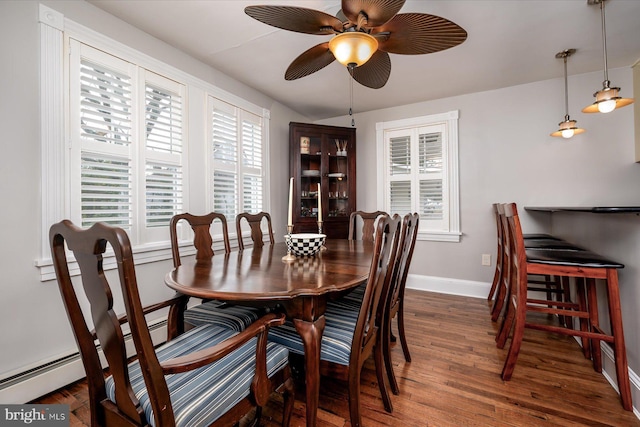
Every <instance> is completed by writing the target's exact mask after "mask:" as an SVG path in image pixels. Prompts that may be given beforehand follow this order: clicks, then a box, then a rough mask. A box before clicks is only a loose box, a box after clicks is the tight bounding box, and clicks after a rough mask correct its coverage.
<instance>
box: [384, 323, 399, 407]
mask: <svg viewBox="0 0 640 427" xmlns="http://www.w3.org/2000/svg"><path fill="white" fill-rule="evenodd" d="M386 316H387V314H385V317H386ZM392 320H393V319H385V321H384V330H383V331H382V340H381V341H382V342H381V343H380V344H381V345H382V355H383V357H384V367H385V369H386V371H387V377H388V378H389V387H391V392H392V393H393V394H395V395H398V394H400V389H399V387H398V382H397V381H396V375H395V372H393V361H392V360H391V321H392Z"/></svg>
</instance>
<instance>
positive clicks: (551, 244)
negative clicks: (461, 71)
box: [524, 239, 585, 251]
mask: <svg viewBox="0 0 640 427" xmlns="http://www.w3.org/2000/svg"><path fill="white" fill-rule="evenodd" d="M524 247H525V249H554V250H566V251H584V250H585V249H584V248H581V247H580V246H577V245H574V244H573V243H569V242H565V241H564V240H553V239H528V240H525V241H524Z"/></svg>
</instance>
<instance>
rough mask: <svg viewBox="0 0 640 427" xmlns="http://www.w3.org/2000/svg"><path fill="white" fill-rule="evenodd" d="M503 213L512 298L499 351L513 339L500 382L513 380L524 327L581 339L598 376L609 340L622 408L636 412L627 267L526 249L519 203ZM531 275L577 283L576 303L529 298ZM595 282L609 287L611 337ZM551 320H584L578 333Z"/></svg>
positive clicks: (586, 255)
mask: <svg viewBox="0 0 640 427" xmlns="http://www.w3.org/2000/svg"><path fill="white" fill-rule="evenodd" d="M504 213H505V217H506V219H507V223H508V228H507V239H508V240H507V241H508V245H507V249H508V252H509V275H508V282H507V283H508V287H509V293H508V295H509V297H508V301H507V303H508V305H507V308H506V314H505V316H504V318H503V322H502V325H501V326H500V330H499V332H498V335H497V337H496V343H497V346H498V347H499V348H503V347H504V346H505V344H506V341H507V340H508V338H509V336H510V335H511V345H510V346H509V351H508V354H507V357H506V359H505V363H504V366H503V369H502V379H503V380H505V381H508V380H510V379H511V376H512V374H513V371H514V369H515V365H516V362H517V359H518V355H519V353H520V350H521V347H522V343H523V337H524V332H525V329H526V328H529V329H537V330H541V331H547V332H553V333H558V334H563V335H569V336H575V337H581V338H582V339H583V341H582V342H583V347H586V346H589V347H590V352H585V354H590V356H591V357H592V359H593V366H594V369H595V370H596V371H597V372H602V358H601V350H600V342H601V341H605V342H608V343H610V344H611V345H612V347H613V353H614V361H615V367H616V377H617V385H618V389H619V390H620V397H621V400H622V406H623V407H624V408H625V409H626V410H632V409H633V407H632V401H631V400H632V398H631V388H630V382H629V371H628V365H627V355H626V348H625V344H624V333H623V328H622V314H621V309H620V290H619V288H618V273H617V270H618V269H619V268H623V267H624V266H623V265H622V264H620V263H617V262H614V261H611V260H608V259H606V258H604V257H602V256H600V255H598V254H595V253H593V252H591V251H587V250H579V251H572V250H539V249H533V250H532V249H530V250H527V249H526V248H525V243H524V237H523V234H522V228H521V225H520V218H519V216H518V210H517V206H516V204H515V203H508V204H505V205H504ZM531 274H538V275H550V276H563V277H573V278H575V279H576V294H577V295H578V303H573V302H567V301H557V300H549V299H547V300H543V299H535V298H532V297H529V295H528V276H529V275H531ZM596 279H600V280H603V281H604V282H605V288H606V291H607V300H608V306H609V307H608V308H609V322H610V329H611V333H606V332H605V331H604V330H603V329H602V328H601V327H600V324H599V319H598V299H597V294H596ZM585 283H586V300H585V299H584V298H583V297H580V295H584V291H585V289H584V287H583V286H584V284H585ZM534 313H538V314H544V315H546V316H544V319H543V321H542V322H541V321H537V320H538V319H536V318H535V317H534V316H527V315H528V314H529V315H531V314H534ZM548 315H555V316H562V317H567V318H571V319H572V318H577V319H579V320H581V322H580V328H579V329H574V328H573V327H563V325H562V324H559V325H558V324H549V323H548ZM571 323H572V322H571Z"/></svg>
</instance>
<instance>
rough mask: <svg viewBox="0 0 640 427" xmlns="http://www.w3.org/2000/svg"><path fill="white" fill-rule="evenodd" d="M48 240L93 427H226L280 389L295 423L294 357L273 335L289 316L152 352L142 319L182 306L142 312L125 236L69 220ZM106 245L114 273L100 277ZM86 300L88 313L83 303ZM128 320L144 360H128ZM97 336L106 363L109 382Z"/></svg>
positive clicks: (196, 335)
mask: <svg viewBox="0 0 640 427" xmlns="http://www.w3.org/2000/svg"><path fill="white" fill-rule="evenodd" d="M49 237H50V244H51V252H52V257H53V262H54V267H55V271H56V277H57V281H58V286H59V288H60V293H61V294H62V299H63V303H64V306H65V309H66V311H67V316H68V317H69V321H70V323H71V327H72V330H73V333H74V335H75V339H76V342H77V345H78V347H79V350H80V356H81V359H82V363H83V365H84V369H85V372H86V374H87V383H88V390H89V406H90V410H91V425H92V426H125V425H128V426H149V425H155V426H158V427H160V426H202V425H215V426H228V425H232V424H234V423H236V422H237V421H238V420H239V419H241V418H242V417H244V416H245V415H246V414H247V413H248V412H249V411H250V410H251V408H253V407H255V406H257V407H258V409H257V411H256V413H257V415H258V416H259V415H260V413H261V410H260V408H261V407H262V406H264V405H265V404H266V403H267V402H268V399H269V397H270V395H271V393H272V392H273V391H275V390H276V389H278V390H279V391H281V392H282V393H283V398H284V415H283V425H288V423H289V420H290V416H291V411H292V408H293V401H294V399H293V398H294V396H293V393H294V390H293V381H292V378H291V375H290V368H289V364H288V351H287V349H286V348H285V347H282V346H279V345H277V344H275V343H271V342H268V340H267V335H268V332H269V329H270V328H271V327H273V326H276V325H279V324H282V323H283V322H284V316H280V315H276V314H273V313H271V314H268V315H265V316H264V317H262V318H260V319H259V320H258V321H256V322H255V323H253V324H252V325H251V326H249V327H248V328H247V329H245V330H244V331H243V332H240V333H238V332H236V331H233V330H231V329H228V328H224V327H221V326H219V325H212V324H207V325H202V326H199V327H196V328H193V329H191V330H189V331H187V332H185V333H184V334H182V335H179V336H177V337H176V338H174V339H173V340H170V341H167V342H166V343H165V344H162V345H160V346H159V347H158V348H154V343H153V342H152V340H151V335H150V332H149V329H148V326H147V322H146V319H145V315H147V314H149V313H151V312H154V311H156V310H158V309H161V308H166V307H173V306H174V305H175V304H181V301H182V300H181V299H180V298H177V299H176V298H173V299H170V300H168V301H166V302H161V303H157V304H153V305H150V306H148V307H143V305H142V302H141V300H140V292H139V289H138V285H137V281H136V274H135V267H134V260H133V254H132V251H131V244H130V242H129V237H128V236H127V234H126V232H125V231H124V230H122V229H121V228H117V227H112V226H109V225H106V224H104V223H97V224H95V225H93V226H92V227H91V228H89V229H86V230H85V229H80V228H78V227H76V226H75V225H74V224H72V223H71V222H70V221H68V220H64V221H62V222H60V223H57V224H54V225H53V226H52V227H51V228H50V231H49ZM65 243H66V246H67V247H68V249H69V251H71V252H72V253H73V256H74V258H75V261H76V262H77V264H78V266H79V270H80V276H81V286H77V287H74V285H73V283H72V281H71V274H70V272H69V266H68V262H67V255H66V252H65ZM109 246H110V247H111V248H112V250H113V256H114V258H115V261H116V266H117V275H115V276H111V275H110V274H109V275H107V274H105V272H104V271H103V257H104V253H105V251H106V250H107V248H108V247H109ZM107 277H109V278H112V277H115V279H114V280H113V282H119V284H120V290H119V292H121V293H122V302H121V303H122V304H124V308H125V311H126V315H123V316H118V315H117V314H116V312H115V311H114V303H115V302H116V301H114V296H115V295H117V294H118V293H119V292H118V293H116V292H113V291H112V288H111V285H110V280H108V278H107ZM77 292H79V294H78V293H77ZM79 295H80V298H79ZM85 299H86V300H88V302H89V305H88V307H89V309H88V311H90V314H91V315H90V317H89V316H88V314H87V316H85V313H84V312H83V305H81V302H80V301H81V300H82V301H84V300H85ZM171 311H174V310H173V309H172V310H170V313H171ZM124 323H128V324H129V329H130V335H131V339H132V341H133V344H134V346H135V350H136V355H137V357H136V360H134V361H132V362H130V363H129V361H128V355H127V352H126V345H127V342H126V339H125V337H126V335H125V334H124V332H123V330H122V327H121V325H122V324H124ZM88 325H93V327H94V328H95V329H94V331H90V330H89V326H88ZM96 339H97V340H98V343H99V345H100V348H101V350H102V352H104V357H105V358H106V361H107V364H108V367H109V373H110V375H109V376H108V377H106V378H105V374H104V372H103V370H102V366H101V362H100V355H99V353H98V349H97V348H96V342H95V340H96Z"/></svg>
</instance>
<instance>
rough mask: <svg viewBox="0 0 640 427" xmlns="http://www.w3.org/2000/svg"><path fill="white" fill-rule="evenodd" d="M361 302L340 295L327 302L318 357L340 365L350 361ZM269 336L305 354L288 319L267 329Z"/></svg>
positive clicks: (347, 363)
mask: <svg viewBox="0 0 640 427" xmlns="http://www.w3.org/2000/svg"><path fill="white" fill-rule="evenodd" d="M359 310H360V303H359V302H354V301H352V300H347V299H346V298H343V299H341V300H339V301H332V302H330V303H328V304H327V311H326V312H325V319H326V323H325V328H324V333H323V335H322V345H321V346H320V359H321V360H325V361H327V362H331V363H337V364H339V365H349V356H350V355H351V343H352V341H353V333H354V331H355V329H356V323H357V321H358V313H359ZM269 340H270V341H273V342H276V343H279V344H281V345H283V346H285V347H287V348H288V349H289V350H290V351H292V352H294V353H298V354H304V346H303V345H302V340H301V339H300V335H299V334H298V332H297V331H296V328H295V327H294V326H293V323H291V322H289V321H287V322H286V323H285V324H284V325H282V326H278V327H275V328H271V329H269Z"/></svg>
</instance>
